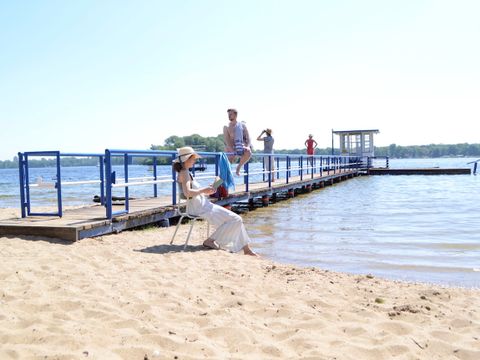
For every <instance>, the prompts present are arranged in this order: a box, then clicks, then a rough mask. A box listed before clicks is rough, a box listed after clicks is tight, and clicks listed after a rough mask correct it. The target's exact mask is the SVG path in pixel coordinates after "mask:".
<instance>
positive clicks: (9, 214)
mask: <svg viewBox="0 0 480 360" xmlns="http://www.w3.org/2000/svg"><path fill="white" fill-rule="evenodd" d="M78 207H82V206H67V207H65V208H64V210H66V209H74V208H78ZM51 210H52V208H49V207H41V208H39V211H45V212H47V211H51ZM20 215H21V214H20V210H18V209H17V208H13V207H12V208H8V207H3V208H2V207H0V221H1V220H4V219H9V218H19V217H20ZM249 215H250V212H247V213H245V214H240V216H242V217H243V216H249ZM147 228H155V226H147ZM127 231H144V230H142V229H131V230H127ZM1 238H2V237H1V236H0V239H1ZM20 238H26V239H27V238H35V237H33V236H30V237H29V236H24V237H20ZM97 238H98V237H97ZM95 239H96V238H90V239H89V240H95ZM44 240H45V241H49V239H48V238H44ZM52 240H53V241H55V240H54V239H52ZM79 241H85V239H82V240H79ZM67 243H68V242H67ZM252 244H253V245H255V243H254V242H252ZM262 259H265V260H268V261H272V262H274V263H276V264H279V265H285V266H293V267H301V268H311V267H315V268H317V269H319V270H323V271H330V272H338V273H341V274H346V275H352V276H369V275H372V276H375V277H376V278H378V279H383V280H386V281H394V282H402V283H407V284H418V285H426V286H437V287H442V288H448V289H450V288H451V289H456V288H458V289H470V290H480V286H464V285H461V284H446V283H437V282H427V281H421V280H408V279H398V278H394V277H393V278H390V277H388V276H387V275H378V274H370V273H368V272H367V273H352V272H348V271H341V270H331V269H324V268H321V267H318V266H315V265H305V264H295V263H289V262H282V261H279V260H274V259H268V258H264V257H262ZM474 272H475V271H474ZM479 276H480V275H479Z"/></svg>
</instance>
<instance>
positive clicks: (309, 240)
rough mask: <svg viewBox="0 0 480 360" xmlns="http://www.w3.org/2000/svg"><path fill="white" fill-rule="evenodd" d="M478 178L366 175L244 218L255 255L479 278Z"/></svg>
mask: <svg viewBox="0 0 480 360" xmlns="http://www.w3.org/2000/svg"><path fill="white" fill-rule="evenodd" d="M479 185H480V178H479V177H475V176H468V175H464V176H370V177H359V178H354V179H350V180H348V181H345V182H342V183H339V184H336V185H334V186H330V187H327V188H325V189H323V190H317V191H315V192H313V193H311V194H308V195H302V196H300V197H298V198H295V199H292V200H290V201H286V202H282V203H279V204H276V205H275V206H272V207H269V208H264V209H259V210H257V211H255V212H254V213H251V214H250V215H248V216H247V217H246V218H245V223H246V226H247V229H248V231H249V233H250V235H251V236H252V238H253V239H254V242H255V244H256V249H257V250H258V252H259V253H261V254H262V255H264V256H266V257H269V258H272V259H275V260H279V261H282V262H287V263H294V264H301V265H312V266H318V267H321V268H325V269H331V270H337V271H346V272H351V273H372V274H376V275H380V276H384V277H390V278H397V279H404V280H415V281H424V282H435V283H443V284H449V285H463V286H474V287H479V286H480V272H478V271H479V268H480V201H479V200H480V197H479V195H478V187H479Z"/></svg>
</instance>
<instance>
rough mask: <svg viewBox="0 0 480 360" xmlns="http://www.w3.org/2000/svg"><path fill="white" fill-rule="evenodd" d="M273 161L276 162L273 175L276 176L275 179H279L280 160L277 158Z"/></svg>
mask: <svg viewBox="0 0 480 360" xmlns="http://www.w3.org/2000/svg"><path fill="white" fill-rule="evenodd" d="M275 161H276V162H277V167H276V171H275V175H276V177H277V179H280V158H279V157H278V156H277V157H276V158H275Z"/></svg>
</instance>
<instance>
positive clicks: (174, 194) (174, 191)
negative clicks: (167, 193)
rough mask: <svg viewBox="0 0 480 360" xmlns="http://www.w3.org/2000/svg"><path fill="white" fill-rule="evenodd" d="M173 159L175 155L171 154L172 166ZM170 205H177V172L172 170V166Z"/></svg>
mask: <svg viewBox="0 0 480 360" xmlns="http://www.w3.org/2000/svg"><path fill="white" fill-rule="evenodd" d="M175 157H176V155H175V154H172V161H171V162H170V163H171V164H173V161H174V160H175ZM172 204H173V205H176V204H177V172H176V171H175V169H174V168H173V165H172Z"/></svg>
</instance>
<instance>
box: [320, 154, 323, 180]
mask: <svg viewBox="0 0 480 360" xmlns="http://www.w3.org/2000/svg"><path fill="white" fill-rule="evenodd" d="M322 176H323V157H321V156H320V177H322Z"/></svg>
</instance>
